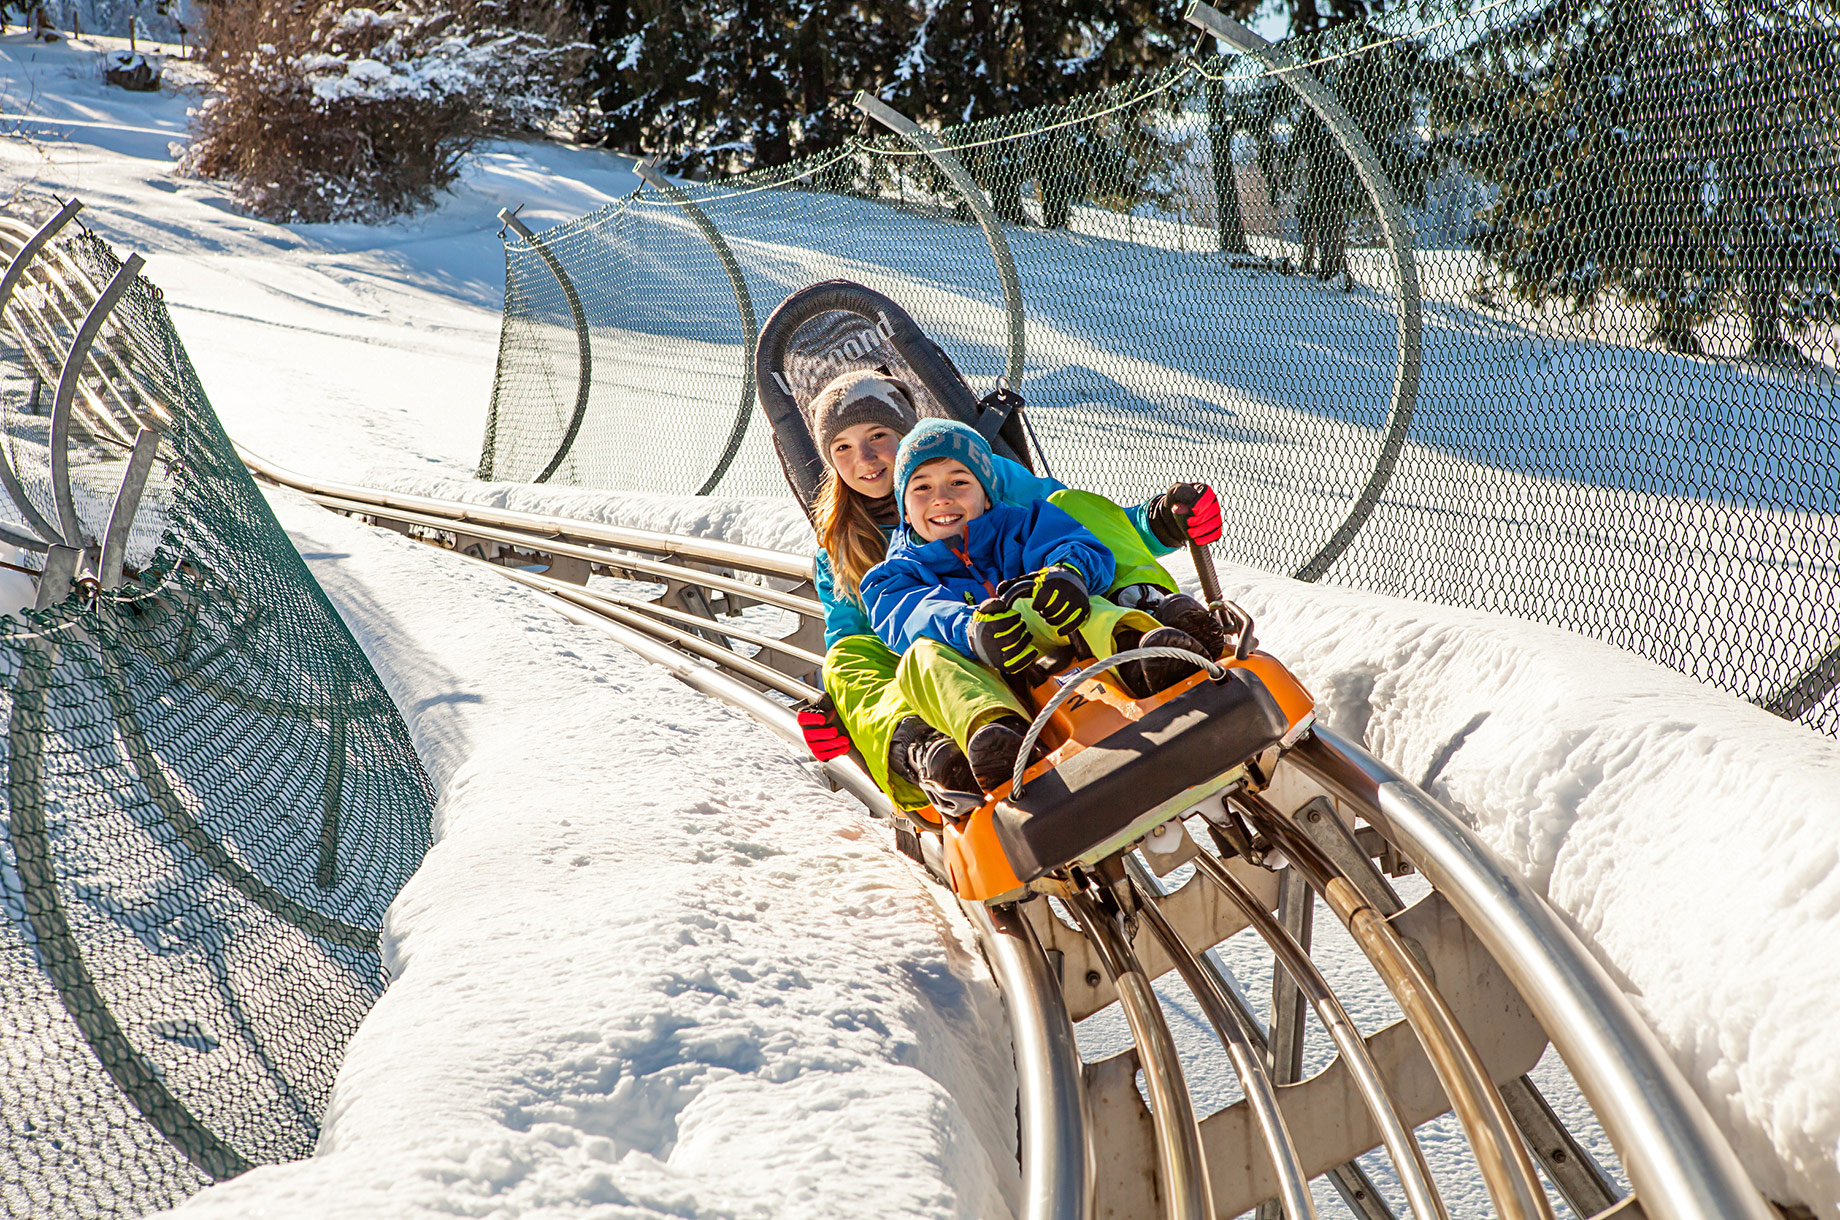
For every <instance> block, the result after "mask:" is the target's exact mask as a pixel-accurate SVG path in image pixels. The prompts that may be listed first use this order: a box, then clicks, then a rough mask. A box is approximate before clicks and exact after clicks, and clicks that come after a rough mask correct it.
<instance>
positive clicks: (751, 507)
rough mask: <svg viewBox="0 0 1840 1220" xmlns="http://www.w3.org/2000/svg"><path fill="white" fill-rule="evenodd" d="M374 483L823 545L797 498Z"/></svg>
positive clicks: (672, 530) (489, 502) (411, 477)
mask: <svg viewBox="0 0 1840 1220" xmlns="http://www.w3.org/2000/svg"><path fill="white" fill-rule="evenodd" d="M369 486H372V487H377V488H382V489H384V490H386V491H396V492H403V493H406V494H409V495H416V496H433V497H435V498H437V499H442V500H458V501H461V502H462V503H466V504H478V505H482V506H490V507H492V508H503V509H510V510H515V511H517V512H525V513H544V514H548V515H550V516H556V517H567V518H569V519H570V520H574V521H593V522H597V523H599V524H601V525H623V526H625V527H627V528H628V529H646V530H656V531H658V532H660V533H667V534H683V535H686V536H688V537H691V538H720V539H722V540H724V541H726V542H738V543H746V544H747V545H749V546H762V547H768V548H770V549H772V550H776V551H795V552H797V553H799V554H801V555H810V554H812V553H814V552H815V551H816V549H817V545H818V542H817V538H816V537H815V536H814V535H813V533H812V530H811V523H810V522H809V521H807V520H806V519H805V514H804V512H803V511H801V510H800V508H799V506H798V504H797V502H796V501H794V500H793V499H792V497H791V496H779V497H769V496H668V495H661V494H658V493H654V492H643V491H624V492H611V491H596V490H594V489H592V488H585V487H551V486H549V485H547V484H535V483H481V482H478V481H477V480H474V479H455V478H451V477H446V476H443V475H439V474H422V473H420V472H416V471H402V470H378V471H376V472H375V476H374V478H373V480H372V481H371V482H370V483H369Z"/></svg>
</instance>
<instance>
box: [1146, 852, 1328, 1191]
mask: <svg viewBox="0 0 1840 1220" xmlns="http://www.w3.org/2000/svg"><path fill="white" fill-rule="evenodd" d="M1137 888H1138V906H1137V909H1138V912H1139V913H1140V914H1141V915H1142V916H1143V918H1144V921H1145V922H1146V923H1148V924H1149V925H1150V933H1151V935H1153V936H1155V937H1156V939H1157V942H1158V943H1159V944H1161V945H1162V946H1163V952H1164V953H1166V954H1168V955H1169V960H1170V961H1172V962H1174V963H1175V964H1176V971H1177V972H1178V973H1179V974H1180V975H1181V976H1182V981H1183V982H1184V983H1186V984H1188V990H1189V992H1190V994H1192V995H1193V996H1194V997H1195V1002H1196V1003H1198V1004H1200V1005H1201V1011H1202V1012H1203V1013H1205V1014H1206V1015H1207V1019H1208V1022H1209V1024H1211V1025H1213V1027H1214V1032H1215V1033H1216V1034H1217V1035H1218V1036H1219V1038H1220V1041H1221V1044H1222V1045H1223V1046H1225V1047H1226V1049H1227V1057H1228V1058H1229V1059H1231V1060H1232V1061H1233V1071H1234V1074H1235V1075H1237V1076H1238V1077H1239V1082H1240V1091H1241V1092H1243V1093H1244V1094H1245V1095H1246V1100H1247V1101H1248V1102H1249V1103H1250V1104H1251V1106H1252V1111H1253V1113H1254V1114H1255V1115H1257V1116H1258V1120H1259V1130H1260V1132H1261V1133H1263V1135H1264V1137H1265V1155H1266V1156H1268V1157H1270V1158H1271V1163H1272V1166H1273V1167H1274V1168H1275V1169H1276V1170H1277V1171H1278V1182H1279V1188H1280V1191H1281V1194H1280V1198H1281V1199H1282V1200H1283V1204H1284V1213H1285V1215H1286V1216H1287V1217H1288V1218H1289V1220H1316V1202H1315V1200H1314V1199H1312V1198H1311V1197H1310V1182H1309V1178H1308V1177H1307V1176H1306V1175H1305V1174H1304V1172H1303V1163H1302V1162H1301V1161H1300V1160H1299V1159H1298V1157H1297V1142H1296V1141H1295V1140H1293V1139H1292V1138H1291V1132H1290V1128H1289V1127H1288V1126H1286V1125H1285V1122H1284V1111H1283V1110H1282V1109H1281V1108H1280V1107H1279V1105H1278V1092H1277V1089H1276V1088H1274V1087H1273V1085H1272V1082H1271V1073H1270V1072H1268V1071H1266V1070H1265V1061H1264V1059H1263V1058H1262V1057H1261V1056H1260V1055H1259V1053H1258V1050H1257V1048H1256V1047H1255V1045H1254V1035H1253V1031H1252V1030H1250V1029H1248V1028H1247V1026H1246V1022H1245V1018H1244V1017H1242V1016H1241V1015H1240V1012H1239V1010H1238V1009H1237V1008H1235V1007H1234V1005H1233V1002H1232V1001H1231V1000H1230V999H1228V998H1227V989H1226V986H1225V985H1224V984H1223V983H1222V982H1221V980H1220V979H1219V978H1218V977H1217V976H1215V975H1214V974H1212V973H1210V972H1208V971H1206V970H1204V969H1202V966H1201V960H1200V958H1199V957H1198V956H1196V954H1195V952H1194V951H1193V950H1191V949H1190V948H1189V947H1188V946H1187V945H1186V944H1184V943H1183V942H1182V937H1181V936H1180V935H1179V934H1177V932H1176V930H1175V928H1173V927H1171V926H1170V923H1169V920H1168V919H1167V918H1165V917H1164V915H1163V912H1162V910H1161V909H1160V908H1159V907H1158V906H1157V905H1156V899H1155V896H1154V895H1153V894H1151V893H1150V892H1149V891H1148V890H1147V889H1145V888H1144V887H1142V886H1141V885H1139V886H1138V887H1137Z"/></svg>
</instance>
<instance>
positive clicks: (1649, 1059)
mask: <svg viewBox="0 0 1840 1220" xmlns="http://www.w3.org/2000/svg"><path fill="white" fill-rule="evenodd" d="M1291 757H1292V759H1294V760H1295V762H1296V764H1297V765H1298V766H1299V767H1301V768H1302V769H1304V770H1305V771H1306V772H1307V773H1308V774H1309V775H1310V776H1311V777H1312V778H1314V779H1316V780H1317V781H1318V782H1320V783H1322V784H1323V785H1324V786H1325V787H1327V788H1329V789H1330V790H1332V791H1334V792H1336V793H1338V794H1340V795H1343V796H1345V797H1347V798H1349V799H1352V800H1354V801H1356V802H1357V803H1359V804H1361V805H1363V806H1364V807H1366V808H1368V809H1370V810H1372V811H1373V813H1372V815H1371V816H1372V817H1373V820H1374V824H1375V827H1376V829H1378V830H1379V831H1380V833H1381V834H1383V835H1385V836H1386V838H1387V839H1388V841H1389V842H1391V843H1393V844H1394V845H1395V846H1396V847H1398V848H1399V850H1400V851H1402V852H1404V853H1405V854H1406V856H1408V857H1409V858H1410V859H1411V861H1412V863H1413V864H1414V865H1415V866H1416V867H1417V868H1418V869H1419V870H1420V871H1421V872H1423V873H1424V875H1425V878H1426V880H1428V881H1429V882H1430V883H1431V884H1432V885H1433V886H1434V887H1436V889H1437V890H1438V892H1439V893H1441V894H1443V895H1444V897H1445V898H1446V899H1447V900H1448V901H1449V902H1450V904H1451V905H1452V906H1453V907H1454V908H1455V909H1456V910H1457V912H1458V913H1459V914H1460V915H1461V916H1462V917H1463V922H1464V923H1465V924H1467V925H1468V926H1469V927H1470V929H1471V930H1472V931H1473V932H1474V933H1475V934H1476V936H1477V937H1478V938H1479V939H1480V940H1481V941H1482V943H1483V944H1484V945H1485V946H1487V948H1488V950H1489V952H1490V954H1491V955H1493V956H1494V958H1495V960H1496V962H1498V963H1499V964H1500V966H1501V968H1502V969H1503V970H1504V971H1505V972H1506V973H1507V974H1508V976H1509V977H1510V978H1511V979H1512V980H1513V981H1514V984H1515V987H1516V989H1517V990H1518V991H1519V992H1520V993H1521V995H1522V997H1523V998H1524V999H1525V1000H1526V1002H1527V1004H1528V1006H1529V1007H1530V1008H1531V1009H1532V1010H1533V1012H1534V1014H1535V1015H1536V1016H1537V1017H1538V1018H1539V1021H1540V1024H1541V1026H1543V1027H1544V1028H1545V1030H1546V1032H1547V1035H1548V1036H1549V1037H1550V1038H1551V1039H1552V1043H1553V1046H1554V1048H1555V1049H1557V1050H1558V1052H1559V1055H1560V1057H1561V1058H1562V1059H1564V1060H1565V1064H1566V1066H1567V1067H1568V1068H1570V1069H1571V1073H1572V1078H1573V1079H1574V1080H1576V1081H1577V1082H1578V1088H1579V1090H1580V1091H1581V1092H1583V1094H1584V1096H1585V1099H1586V1100H1587V1101H1589V1102H1590V1103H1591V1108H1592V1109H1593V1110H1594V1111H1596V1113H1597V1117H1598V1121H1599V1122H1601V1123H1602V1124H1603V1128H1604V1131H1605V1133H1606V1134H1607V1135H1608V1136H1609V1137H1610V1142H1611V1143H1612V1144H1614V1145H1615V1146H1616V1149H1617V1152H1618V1153H1619V1154H1620V1155H1621V1157H1622V1159H1623V1168H1624V1170H1625V1171H1626V1172H1627V1173H1628V1174H1629V1180H1630V1183H1631V1184H1632V1185H1633V1186H1634V1187H1635V1197H1636V1198H1637V1199H1639V1200H1640V1201H1641V1205H1642V1207H1643V1209H1644V1210H1645V1211H1646V1212H1647V1213H1648V1215H1649V1216H1651V1217H1653V1218H1654V1220H1772V1217H1773V1216H1774V1212H1773V1210H1772V1209H1771V1207H1770V1206H1769V1204H1768V1203H1766V1202H1765V1201H1764V1199H1763V1197H1762V1196H1761V1195H1760V1194H1759V1193H1758V1192H1757V1188H1756V1187H1755V1186H1754V1185H1752V1183H1751V1181H1750V1178H1749V1176H1748V1175H1747V1174H1746V1173H1745V1171H1744V1167H1743V1166H1742V1165H1740V1164H1739V1163H1738V1158H1737V1154H1736V1153H1735V1152H1733V1151H1732V1149H1731V1145H1730V1144H1729V1143H1728V1142H1727V1141H1726V1140H1725V1137H1724V1136H1723V1134H1722V1133H1720V1131H1719V1129H1718V1127H1717V1126H1716V1125H1715V1124H1714V1123H1713V1121H1712V1116H1711V1114H1709V1113H1708V1112H1707V1111H1706V1107H1705V1105H1704V1103H1703V1102H1701V1101H1700V1099H1699V1097H1698V1096H1697V1095H1696V1094H1695V1093H1694V1092H1693V1089H1692V1086H1691V1085H1689V1084H1688V1083H1687V1080H1686V1078H1685V1077H1684V1076H1683V1075H1682V1074H1681V1072H1680V1069H1679V1068H1678V1067H1676V1066H1675V1064H1674V1061H1673V1060H1672V1059H1670V1058H1669V1057H1668V1054H1667V1052H1666V1051H1665V1050H1664V1049H1663V1048H1662V1046H1661V1044H1660V1042H1659V1041H1658V1040H1657V1039H1656V1037H1655V1035H1654V1034H1653V1033H1652V1032H1651V1031H1650V1030H1649V1028H1648V1026H1647V1025H1646V1024H1645V1023H1644V1022H1643V1020H1642V1018H1641V1017H1640V1016H1639V1015H1638V1014H1637V1013H1636V1011H1635V1009H1634V1007H1633V1006H1632V1005H1631V1004H1630V1002H1629V998H1628V997H1627V996H1625V995H1624V994H1623V992H1622V990H1621V989H1619V988H1618V987H1617V986H1616V984H1615V983H1613V982H1612V981H1611V979H1610V977H1609V975H1608V974H1606V973H1605V972H1604V968H1603V967H1602V966H1601V965H1599V964H1598V962H1597V959H1596V958H1594V957H1592V956H1591V953H1590V951H1589V950H1588V949H1586V948H1585V947H1584V945H1583V944H1582V943H1580V942H1579V940H1578V938H1577V936H1576V935H1574V934H1573V932H1572V930H1571V929H1570V928H1569V927H1567V926H1566V925H1565V923H1564V921H1562V920H1561V919H1560V918H1559V917H1558V916H1557V915H1556V914H1555V913H1554V912H1553V910H1552V908H1551V907H1549V906H1547V905H1546V903H1545V902H1544V901H1543V900H1542V899H1541V898H1540V896H1539V895H1538V894H1536V893H1534V891H1533V890H1532V888H1531V887H1529V886H1528V885H1527V883H1526V882H1524V881H1522V880H1521V879H1520V878H1518V877H1516V876H1515V875H1514V874H1513V873H1511V872H1510V871H1509V870H1508V869H1507V868H1506V867H1505V866H1504V865H1503V864H1502V863H1501V861H1500V859H1499V858H1498V857H1496V856H1495V854H1494V853H1493V852H1491V851H1490V850H1489V849H1488V847H1487V846H1486V845H1485V844H1484V843H1483V842H1482V841H1481V840H1480V839H1478V838H1477V837H1476V835H1475V833H1474V832H1473V831H1471V830H1470V829H1469V828H1468V827H1467V826H1465V825H1463V823H1462V822H1461V821H1459V820H1458V819H1457V817H1456V816H1455V815H1454V814H1452V813H1451V812H1450V811H1449V810H1447V809H1445V808H1443V807H1442V806H1441V805H1439V804H1438V803H1437V802H1436V801H1434V800H1432V799H1431V798H1430V797H1429V796H1427V795H1425V794H1424V793H1423V792H1421V791H1419V790H1418V788H1417V787H1415V786H1414V785H1412V784H1411V783H1409V782H1408V781H1407V780H1405V779H1404V778H1403V777H1402V776H1400V775H1399V774H1397V773H1396V772H1394V771H1393V770H1392V769H1391V768H1389V767H1387V766H1386V764H1384V763H1382V762H1380V761H1379V760H1378V759H1376V758H1374V757H1373V756H1372V755H1371V754H1369V753H1367V751H1365V750H1363V749H1362V748H1361V747H1360V746H1358V745H1356V744H1354V743H1353V742H1351V741H1348V740H1346V739H1345V738H1342V737H1340V736H1338V735H1336V734H1335V733H1333V732H1331V731H1329V730H1327V729H1324V728H1321V727H1319V728H1318V729H1317V731H1316V734H1315V736H1314V738H1313V739H1312V740H1311V741H1309V742H1307V743H1305V744H1303V745H1302V746H1300V748H1299V749H1298V750H1297V751H1296V752H1294V753H1293V755H1292V756H1291Z"/></svg>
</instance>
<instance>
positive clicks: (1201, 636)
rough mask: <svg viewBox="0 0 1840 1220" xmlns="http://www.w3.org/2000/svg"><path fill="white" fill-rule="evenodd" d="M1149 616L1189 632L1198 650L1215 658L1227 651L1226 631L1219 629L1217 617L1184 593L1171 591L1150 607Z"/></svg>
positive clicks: (1178, 629) (1181, 630)
mask: <svg viewBox="0 0 1840 1220" xmlns="http://www.w3.org/2000/svg"><path fill="white" fill-rule="evenodd" d="M1150 617H1151V618H1154V619H1155V620H1156V621H1157V622H1159V623H1161V624H1162V625H1163V626H1165V627H1174V628H1175V629H1176V630H1177V631H1180V632H1183V633H1184V634H1186V635H1188V636H1190V637H1191V638H1192V639H1193V640H1194V641H1195V642H1196V643H1197V644H1199V645H1201V651H1202V652H1205V653H1207V655H1208V656H1209V657H1212V658H1214V659H1215V660H1218V659H1220V656H1221V654H1222V653H1224V652H1226V651H1227V633H1226V632H1225V631H1223V630H1221V626H1220V620H1219V619H1217V618H1215V617H1214V612H1213V611H1212V610H1209V609H1208V608H1207V607H1206V606H1204V605H1202V604H1201V603H1200V602H1198V601H1196V600H1195V599H1194V598H1192V597H1190V596H1189V595H1188V594H1186V593H1171V594H1170V595H1169V596H1167V597H1165V598H1164V599H1163V600H1162V601H1160V602H1158V603H1156V605H1154V606H1152V607H1150Z"/></svg>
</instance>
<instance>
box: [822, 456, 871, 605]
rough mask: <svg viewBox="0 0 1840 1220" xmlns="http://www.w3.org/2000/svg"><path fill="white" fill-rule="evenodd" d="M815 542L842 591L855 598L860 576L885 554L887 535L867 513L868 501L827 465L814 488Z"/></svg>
mask: <svg viewBox="0 0 1840 1220" xmlns="http://www.w3.org/2000/svg"><path fill="white" fill-rule="evenodd" d="M818 544H819V545H820V546H822V547H823V548H824V549H825V550H826V551H828V552H829V553H830V557H831V570H832V571H833V572H835V573H836V574H837V579H838V581H840V582H841V583H842V585H843V590H844V593H845V594H846V595H847V596H849V597H850V598H852V599H855V600H861V597H862V578H863V577H864V576H866V575H868V572H869V569H870V568H872V567H874V566H875V565H876V564H878V563H880V562H881V561H882V560H883V559H884V558H886V557H887V554H888V537H887V535H885V534H883V533H882V529H881V527H880V526H878V525H877V524H876V523H875V517H874V516H873V515H871V514H870V512H869V502H868V501H867V500H865V499H864V498H863V497H862V496H861V495H860V494H859V493H857V492H854V491H851V490H850V488H849V487H848V485H846V484H845V483H844V481H843V480H842V479H841V478H839V477H838V476H837V472H836V471H835V470H832V469H831V468H830V467H828V466H826V467H825V470H824V486H823V487H822V488H821V489H819V491H818Z"/></svg>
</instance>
